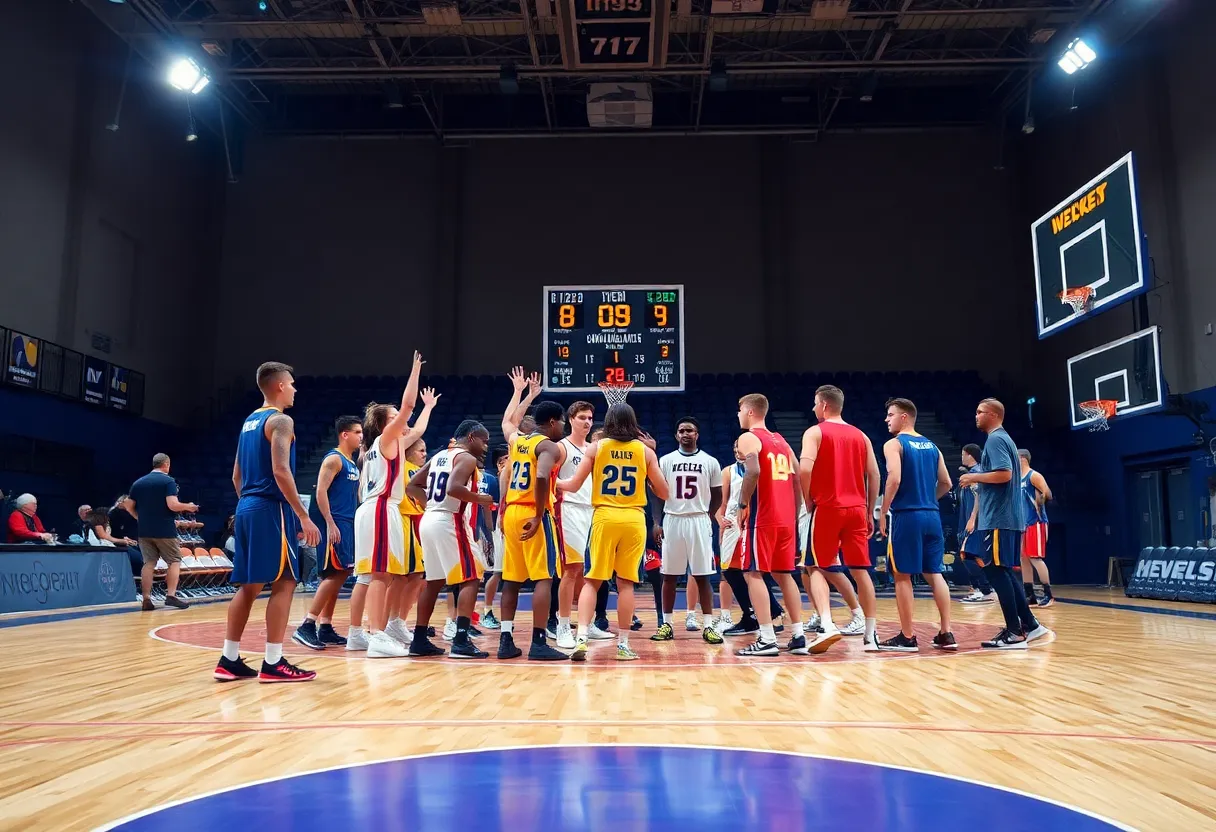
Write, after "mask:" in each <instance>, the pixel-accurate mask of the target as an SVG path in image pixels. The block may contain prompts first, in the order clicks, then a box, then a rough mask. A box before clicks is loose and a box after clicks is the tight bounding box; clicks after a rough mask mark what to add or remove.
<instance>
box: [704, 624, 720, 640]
mask: <svg viewBox="0 0 1216 832" xmlns="http://www.w3.org/2000/svg"><path fill="white" fill-rule="evenodd" d="M701 638H702V640H704V641H705V643H706V644H721V643H722V634H721V633H719V632H718V631H717V630H715V629H714V625H713V623H712V622H711V623H710V624H709V626H707V627H706V628H705V629H704V630H702V631H701Z"/></svg>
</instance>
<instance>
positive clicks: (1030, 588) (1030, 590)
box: [1022, 581, 1034, 600]
mask: <svg viewBox="0 0 1216 832" xmlns="http://www.w3.org/2000/svg"><path fill="white" fill-rule="evenodd" d="M1022 589H1023V590H1025V591H1026V599H1027V600H1029V599H1031V598H1033V597H1034V584H1032V583H1027V582H1026V581H1022Z"/></svg>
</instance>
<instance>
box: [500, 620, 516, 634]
mask: <svg viewBox="0 0 1216 832" xmlns="http://www.w3.org/2000/svg"><path fill="white" fill-rule="evenodd" d="M502 631H503V632H504V633H513V632H515V622H514V621H503V622H502Z"/></svg>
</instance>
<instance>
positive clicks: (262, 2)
mask: <svg viewBox="0 0 1216 832" xmlns="http://www.w3.org/2000/svg"><path fill="white" fill-rule="evenodd" d="M268 8H269V6H267V4H266V0H258V11H260V12H264V11H266V9H268Z"/></svg>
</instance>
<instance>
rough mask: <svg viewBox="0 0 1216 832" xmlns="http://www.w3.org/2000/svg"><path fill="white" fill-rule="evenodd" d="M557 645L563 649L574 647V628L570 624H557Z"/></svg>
mask: <svg viewBox="0 0 1216 832" xmlns="http://www.w3.org/2000/svg"><path fill="white" fill-rule="evenodd" d="M556 641H557V646H558V647H559V648H560V649H562V650H573V649H574V629H573V628H572V627H570V625H569V624H566V625H562V624H558V625H557V639H556Z"/></svg>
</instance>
